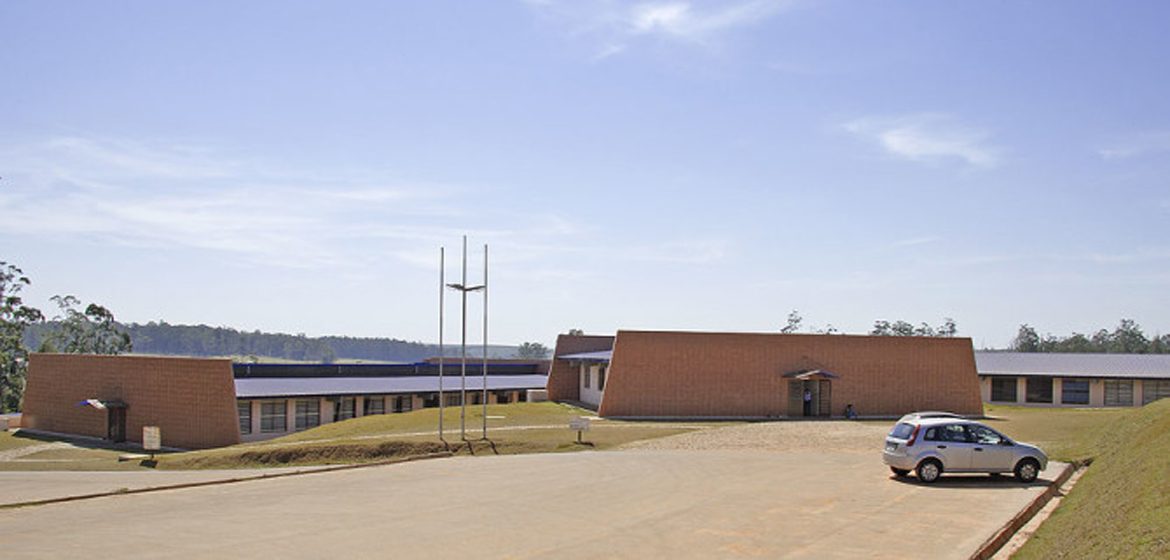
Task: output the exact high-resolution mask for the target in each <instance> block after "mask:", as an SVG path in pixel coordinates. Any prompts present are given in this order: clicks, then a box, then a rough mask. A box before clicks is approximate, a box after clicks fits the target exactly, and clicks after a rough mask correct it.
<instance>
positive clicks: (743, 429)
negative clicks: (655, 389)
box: [621, 421, 893, 453]
mask: <svg viewBox="0 0 1170 560" xmlns="http://www.w3.org/2000/svg"><path fill="white" fill-rule="evenodd" d="M892 424H893V423H892V422H846V421H822V422H818V421H786V422H757V423H751V424H741V425H737V426H728V427H725V428H712V429H709V430H699V431H696V432H691V433H686V434H679V435H674V436H668V437H663V438H656V439H651V440H644V441H637V442H633V443H629V444H626V445H624V446H622V447H621V449H635V450H641V449H645V450H689V451H704V450H710V449H719V450H744V451H809V450H823V451H845V452H855V453H880V452H881V449H882V445H883V444H884V442H885V437H886V433H887V432H889V430H890V426H891V425H892Z"/></svg>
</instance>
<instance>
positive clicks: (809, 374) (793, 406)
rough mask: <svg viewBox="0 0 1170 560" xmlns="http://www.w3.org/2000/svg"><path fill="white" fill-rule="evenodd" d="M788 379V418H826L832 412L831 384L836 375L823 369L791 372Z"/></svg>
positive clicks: (787, 375) (786, 376) (787, 376)
mask: <svg viewBox="0 0 1170 560" xmlns="http://www.w3.org/2000/svg"><path fill="white" fill-rule="evenodd" d="M784 377H785V378H787V379H788V417H789V418H816V417H821V418H828V417H829V416H831V415H832V410H833V384H832V380H833V379H837V374H835V373H833V372H830V371H826V370H823V369H813V370H801V371H793V372H790V373H786V374H784Z"/></svg>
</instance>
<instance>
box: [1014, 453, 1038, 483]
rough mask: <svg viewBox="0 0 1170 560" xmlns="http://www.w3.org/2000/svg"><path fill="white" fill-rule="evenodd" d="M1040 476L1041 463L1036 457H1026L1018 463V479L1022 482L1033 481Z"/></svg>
mask: <svg viewBox="0 0 1170 560" xmlns="http://www.w3.org/2000/svg"><path fill="white" fill-rule="evenodd" d="M1037 476H1040V463H1037V462H1036V460H1035V459H1024V460H1023V461H1020V462H1019V463H1018V464H1017V465H1016V479H1017V480H1019V481H1020V482H1032V481H1034V480H1036V477H1037Z"/></svg>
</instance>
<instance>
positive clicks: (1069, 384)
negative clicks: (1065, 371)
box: [1060, 377, 1089, 404]
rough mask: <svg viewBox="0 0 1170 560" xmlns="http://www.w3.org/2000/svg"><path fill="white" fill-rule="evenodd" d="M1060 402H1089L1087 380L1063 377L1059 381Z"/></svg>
mask: <svg viewBox="0 0 1170 560" xmlns="http://www.w3.org/2000/svg"><path fill="white" fill-rule="evenodd" d="M1060 402H1061V403H1063V404H1089V380H1088V379H1069V378H1067V377H1066V378H1064V379H1062V380H1061V381H1060Z"/></svg>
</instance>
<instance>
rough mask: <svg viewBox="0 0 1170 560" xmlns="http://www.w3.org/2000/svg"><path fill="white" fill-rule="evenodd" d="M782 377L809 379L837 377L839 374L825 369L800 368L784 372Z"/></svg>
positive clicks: (800, 379)
mask: <svg viewBox="0 0 1170 560" xmlns="http://www.w3.org/2000/svg"><path fill="white" fill-rule="evenodd" d="M784 377H786V378H788V379H796V380H799V381H808V380H810V379H837V378H839V377H840V376H839V375H837V374H835V373H833V372H831V371H829V370H825V369H801V370H797V371H790V372H788V373H785V374H784Z"/></svg>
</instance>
